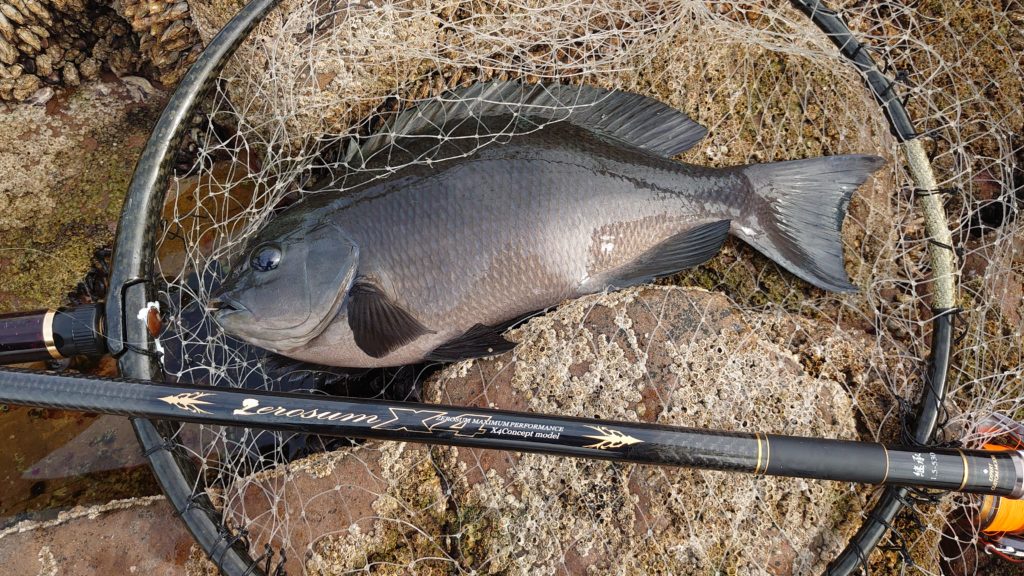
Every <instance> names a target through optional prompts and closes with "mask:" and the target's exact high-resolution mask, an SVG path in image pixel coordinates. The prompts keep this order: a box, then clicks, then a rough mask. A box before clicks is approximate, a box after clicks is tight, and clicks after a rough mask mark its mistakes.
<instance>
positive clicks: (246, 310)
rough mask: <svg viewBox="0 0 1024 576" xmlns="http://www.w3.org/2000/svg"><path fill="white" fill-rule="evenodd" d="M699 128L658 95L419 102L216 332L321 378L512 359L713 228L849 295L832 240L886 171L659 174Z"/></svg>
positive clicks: (682, 264) (260, 274) (245, 287)
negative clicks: (519, 321) (529, 341)
mask: <svg viewBox="0 0 1024 576" xmlns="http://www.w3.org/2000/svg"><path fill="white" fill-rule="evenodd" d="M706 132H707V131H706V129H704V128H703V127H702V126H700V125H699V124H697V123H696V122H694V121H692V120H690V119H689V118H688V117H687V116H685V115H684V114H682V113H680V112H678V111H676V110H673V109H671V108H669V107H667V106H665V105H664V104H661V103H659V102H657V101H655V100H652V99H649V98H646V97H643V96H639V95H635V94H628V93H623V92H609V91H606V90H601V89H597V88H592V87H577V86H561V85H556V86H539V85H537V86H531V85H524V84H519V83H513V82H493V83H486V84H477V85H475V86H473V87H470V88H468V89H466V90H463V91H460V92H457V93H449V94H446V95H445V97H443V98H440V99H437V100H431V101H427V102H424V103H421V104H420V105H418V106H417V107H416V108H413V109H412V110H410V111H407V112H404V113H402V114H401V115H399V116H398V117H397V118H396V119H395V121H394V122H392V123H391V124H390V125H389V126H388V127H387V128H386V129H385V130H384V131H383V132H382V134H380V135H377V136H374V137H372V138H370V139H369V140H368V141H366V142H364V143H363V144H362V145H361V146H359V147H357V148H353V150H352V151H351V153H350V158H349V165H350V166H352V167H357V168H359V170H352V171H351V172H350V175H351V177H352V178H355V177H359V175H362V174H366V173H373V171H374V169H382V167H384V166H386V165H396V164H401V163H404V162H408V161H411V160H415V159H419V160H421V162H417V163H416V164H414V165H411V166H408V167H405V168H402V169H399V170H397V171H395V172H394V173H393V174H391V175H390V176H388V177H386V178H382V179H378V180H371V181H367V182H363V183H362V184H359V185H357V186H356V187H355V188H354V189H352V190H350V191H347V192H345V193H341V192H339V191H337V190H335V191H333V192H332V191H330V190H324V191H321V192H320V193H318V194H315V195H312V196H310V197H309V198H308V199H307V200H304V201H302V202H299V203H297V204H295V205H293V206H292V207H289V208H288V209H287V210H285V211H284V212H282V213H281V214H279V215H278V216H277V217H275V218H274V219H273V220H272V221H271V222H270V224H268V225H267V226H266V227H265V228H264V229H263V230H261V231H260V232H259V234H257V236H256V237H255V238H254V239H252V241H251V242H250V243H249V245H248V248H247V251H246V253H245V254H246V256H245V258H244V259H243V261H242V262H241V263H240V264H238V265H236V266H235V267H234V270H233V272H232V273H231V274H230V275H229V277H228V278H227V279H226V281H225V284H224V288H223V292H222V293H221V294H220V295H219V302H220V306H221V308H220V309H219V310H218V311H217V312H216V313H215V318H216V320H217V322H218V323H219V324H220V325H221V327H223V329H224V330H225V331H227V332H228V333H230V334H233V335H235V336H237V337H239V338H242V339H244V340H246V341H248V342H250V343H253V344H255V345H257V346H261V347H263V348H267V349H270V350H273V351H275V352H278V353H280V354H283V355H286V356H290V357H292V358H296V359H299V360H304V361H308V362H315V363H319V364H329V365H336V366H350V367H374V366H394V365H400V364H408V363H414V362H420V361H423V360H439V361H450V360H456V359H462V358H470V357H476V356H484V355H488V354H492V353H497V352H502V351H505V350H508V349H510V348H511V344H510V343H508V342H507V341H506V340H505V339H504V338H503V337H502V336H501V333H502V331H503V330H504V328H505V327H507V326H508V323H509V322H510V321H512V320H514V319H516V318H519V317H522V316H523V315H524V314H527V313H530V312H533V311H536V310H541V309H544V308H547V307H550V306H554V305H556V304H558V303H559V302H562V301H564V300H566V299H569V298H575V297H578V296H581V295H583V294H589V293H593V292H599V291H601V290H605V289H606V288H621V287H625V286H630V285H634V284H639V283H643V282H648V281H650V280H652V279H654V278H657V277H659V276H665V275H668V274H672V273H675V272H678V271H680V270H683V269H685V268H689V267H692V266H696V265H698V264H701V263H703V262H705V261H707V260H709V259H710V258H712V257H714V255H715V254H717V253H718V251H719V249H720V248H721V246H722V243H723V242H724V241H725V238H726V236H727V235H728V234H729V233H730V232H731V233H732V234H734V235H735V236H738V237H739V238H741V239H743V240H744V241H745V242H747V243H748V244H750V245H751V246H753V247H754V248H756V249H757V250H759V251H760V252H762V253H763V254H765V255H766V256H768V257H769V258H771V259H772V260H774V261H775V262H777V263H779V264H780V265H782V266H783V267H785V268H786V269H787V270H789V271H790V272H792V273H793V274H795V275H797V276H799V277H800V278H802V279H804V280H806V281H808V282H810V283H811V284H814V285H815V286H819V287H821V288H824V289H826V290H832V291H840V292H845V291H852V290H855V288H854V286H852V285H851V284H850V282H849V279H848V277H847V275H846V271H845V270H844V268H843V251H842V242H841V240H840V229H841V227H842V222H843V218H844V217H845V214H846V206H847V204H848V202H849V199H850V196H851V195H852V194H853V192H854V191H855V190H856V189H857V187H858V186H860V185H861V184H862V183H863V182H864V181H865V179H866V178H867V177H868V176H869V175H870V174H871V173H872V172H873V171H875V170H877V169H878V168H879V167H880V166H881V165H882V164H883V159H882V158H879V157H877V156H866V155H849V156H831V157H823V158H811V159H806V160H796V161H790V162H778V163H773V164H763V165H750V166H739V167H731V168H723V169H715V168H706V167H701V166H695V165H691V164H684V163H681V162H677V161H674V160H671V157H672V156H675V155H677V154H679V153H681V152H683V151H684V150H687V149H688V148H691V147H692V146H694V145H695V144H696V143H697V142H699V141H700V140H701V138H703V137H704V135H705V134H706ZM483 144H486V145H483ZM422 160H432V161H430V162H422ZM442 160H443V161H442ZM350 182H351V181H350ZM350 182H349V183H350Z"/></svg>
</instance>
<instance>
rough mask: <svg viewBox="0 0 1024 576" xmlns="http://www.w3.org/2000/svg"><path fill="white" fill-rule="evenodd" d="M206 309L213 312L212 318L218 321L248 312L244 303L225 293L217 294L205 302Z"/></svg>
mask: <svg viewBox="0 0 1024 576" xmlns="http://www.w3.org/2000/svg"><path fill="white" fill-rule="evenodd" d="M206 309H207V310H209V311H210V312H211V313H212V314H213V318H214V320H216V321H217V322H218V323H219V322H220V321H222V320H224V319H225V318H228V317H230V316H235V315H237V314H240V313H248V312H249V309H248V308H246V307H245V305H243V304H242V303H241V302H239V301H238V300H236V299H235V298H232V297H231V295H230V294H227V293H223V294H218V295H216V296H214V297H213V298H210V300H209V301H207V303H206Z"/></svg>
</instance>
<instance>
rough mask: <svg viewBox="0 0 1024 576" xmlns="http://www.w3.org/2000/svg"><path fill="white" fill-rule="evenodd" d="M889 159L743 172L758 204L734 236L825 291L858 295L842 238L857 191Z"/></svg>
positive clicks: (811, 162)
mask: <svg viewBox="0 0 1024 576" xmlns="http://www.w3.org/2000/svg"><path fill="white" fill-rule="evenodd" d="M884 163H885V160H884V159H883V158H880V157H878V156H869V155H846V156H825V157H821V158H808V159H806V160H793V161H789V162H775V163H772V164H755V165H752V166H746V167H744V168H743V172H744V173H745V174H746V176H747V179H748V180H749V182H750V185H751V187H752V189H753V193H754V194H755V195H756V196H758V197H759V198H760V199H761V200H763V201H764V204H762V203H761V202H756V203H755V205H756V206H759V208H758V209H755V210H751V211H750V214H749V215H748V216H747V217H746V218H745V219H743V220H744V221H739V222H734V224H733V233H734V234H736V235H737V236H739V237H740V238H742V239H743V240H744V241H745V242H747V243H748V244H750V245H751V246H753V247H754V248H756V249H757V250H758V251H759V252H761V253H762V254H764V255H765V256H768V257H769V258H771V259H772V260H774V261H775V262H777V263H778V264H780V265H782V266H783V267H784V268H786V269H787V270H789V271H790V272H792V273H793V274H795V275H797V276H799V277H800V278H802V279H804V280H806V281H808V282H810V283H811V284H814V285H815V286H818V287H819V288H824V289H825V290H830V291H833V292H854V291H856V290H857V288H856V286H854V285H853V284H851V283H850V279H849V277H848V276H847V275H846V269H845V267H844V266H843V241H842V238H841V236H840V234H841V231H842V227H843V219H844V218H845V217H846V207H847V205H848V204H849V202H850V197H851V196H852V195H853V192H854V191H855V190H856V189H857V188H858V187H859V186H860V185H861V184H863V183H864V181H865V180H867V178H868V176H870V175H871V173H873V172H874V171H875V170H878V169H879V168H880V167H881V166H882V165H883V164H884Z"/></svg>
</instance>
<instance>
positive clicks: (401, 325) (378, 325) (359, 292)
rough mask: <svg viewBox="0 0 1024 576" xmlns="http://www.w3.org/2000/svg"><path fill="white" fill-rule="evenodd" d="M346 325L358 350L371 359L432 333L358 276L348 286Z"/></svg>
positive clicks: (379, 290) (374, 286) (373, 285)
mask: <svg viewBox="0 0 1024 576" xmlns="http://www.w3.org/2000/svg"><path fill="white" fill-rule="evenodd" d="M348 326H349V328H351V329H352V334H353V336H354V337H355V341H356V345H357V346H359V349H360V350H362V351H363V352H365V353H366V354H367V355H369V356H372V357H374V358H381V357H383V356H386V355H387V354H388V353H389V352H391V351H393V350H395V349H397V348H401V347H402V346H405V345H406V344H408V343H410V342H412V341H414V340H416V339H417V338H419V337H420V336H423V335H424V334H433V333H434V331H433V330H430V329H429V328H427V327H426V326H424V325H423V324H421V323H420V321H419V320H417V319H416V318H415V317H413V315H412V314H409V312H407V311H406V310H405V309H403V308H402V307H401V306H399V305H398V304H396V303H395V302H394V301H393V300H391V299H390V298H389V297H388V296H387V294H385V293H384V292H383V291H382V290H381V289H380V288H379V287H378V286H377V285H375V284H373V283H371V282H368V281H366V280H365V279H357V280H356V282H355V283H354V284H352V288H351V289H349V294H348Z"/></svg>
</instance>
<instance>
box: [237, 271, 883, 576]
mask: <svg viewBox="0 0 1024 576" xmlns="http://www.w3.org/2000/svg"><path fill="white" fill-rule="evenodd" d="M777 326H778V320H777V319H776V318H775V317H774V316H772V315H759V314H752V315H742V314H740V313H738V312H737V311H736V310H735V309H733V308H732V307H731V306H730V304H729V302H728V300H726V299H725V298H724V297H722V296H720V295H716V294H712V293H707V292H703V291H700V290H684V289H680V288H660V287H642V288H637V289H632V290H628V291H625V292H619V293H612V294H607V295H596V296H592V297H586V298H582V299H580V300H577V301H574V302H569V303H566V304H564V305H563V306H561V307H560V308H559V309H557V310H556V311H554V312H552V313H550V314H548V315H545V316H540V317H537V318H534V319H532V320H530V322H528V323H527V324H526V325H524V326H523V327H520V328H518V329H516V330H515V331H514V332H513V333H512V336H513V338H514V339H516V340H517V341H518V342H519V345H518V347H517V348H516V350H515V351H514V352H512V353H510V354H506V355H503V356H499V357H496V358H493V359H486V360H479V361H472V362H463V363H459V364H455V365H452V366H449V367H448V368H446V369H445V370H443V371H442V372H441V373H440V375H439V376H438V377H437V378H436V379H434V380H433V381H431V382H430V383H428V384H427V386H426V387H425V390H424V395H425V396H427V397H428V398H430V399H431V400H432V401H434V402H442V403H446V404H455V405H465V406H486V407H494V408H505V409H515V410H529V411H536V412H544V413H553V414H560V415H568V416H587V417H600V418H606V419H623V420H639V421H648V422H659V423H665V424H673V425H681V426H692V427H713V428H719V429H729V430H746V431H754V430H762V431H770V432H777V433H787V434H804V435H815V436H825V437H832V438H856V437H857V433H856V424H855V417H854V413H855V410H854V407H853V404H852V402H851V399H850V396H849V395H848V393H847V391H846V390H845V388H844V386H842V385H840V384H839V383H837V382H835V381H833V380H830V379H825V378H814V377H811V376H810V375H808V374H807V373H806V372H805V370H804V369H803V367H802V363H801V358H799V357H798V356H795V355H793V354H792V353H791V352H790V351H789V350H787V349H786V348H785V347H784V346H782V345H780V344H777V343H776V342H775V341H774V340H775V336H774V334H773V333H772V328H773V327H777ZM836 332H837V331H836ZM826 333H828V334H832V333H833V330H832V329H831V327H822V328H821V333H820V334H817V335H816V336H817V337H816V338H815V339H814V340H813V342H814V344H815V345H820V349H819V353H823V354H837V353H838V352H837V351H839V350H847V351H848V352H849V354H850V356H849V357H848V358H847V365H848V366H849V367H850V369H851V370H854V371H857V370H860V371H863V372H865V373H866V372H869V371H870V367H869V364H870V358H869V357H868V356H869V353H861V354H859V355H858V354H857V352H856V351H857V350H858V349H860V350H863V349H864V348H863V342H862V341H859V340H857V337H856V336H853V337H850V336H848V335H844V334H841V333H840V334H833V338H834V339H838V340H841V341H843V342H845V344H842V345H840V344H839V343H836V342H831V343H830V342H829V341H828V339H827V338H825V337H824V335H825V334H826ZM836 361H837V362H839V359H837V360H836ZM438 482H441V483H442V484H438ZM242 486H244V488H243V489H242V492H241V493H240V494H235V495H229V496H227V500H228V501H229V502H231V504H229V508H230V509H231V513H230V516H231V517H233V518H236V519H239V521H240V522H241V523H242V524H244V525H246V526H247V528H248V529H249V530H250V536H251V537H253V538H254V542H255V543H256V549H261V547H262V545H263V542H265V541H268V539H269V540H270V542H271V544H272V545H280V543H282V542H287V543H288V548H287V552H288V555H289V559H290V560H289V562H290V565H289V572H290V571H291V570H292V569H298V568H299V563H304V565H305V569H306V570H307V571H308V572H309V573H311V574H335V573H340V572H345V571H360V570H368V569H371V566H376V565H378V564H379V563H384V564H388V565H392V566H395V567H397V568H398V569H399V570H412V569H413V568H412V566H414V565H415V566H416V568H417V569H419V570H430V569H437V570H440V571H444V570H446V569H450V568H451V566H452V565H456V564H457V565H459V566H460V567H461V569H462V570H466V571H474V570H475V571H477V572H481V573H495V572H497V573H524V572H529V573H548V574H552V573H554V574H569V573H584V572H586V571H587V570H591V571H596V572H597V573H607V572H609V571H613V570H625V571H626V572H628V573H683V574H686V573H696V572H699V571H700V570H701V569H703V568H705V567H707V566H724V567H729V569H730V571H734V572H737V573H743V574H802V573H811V572H816V571H821V569H822V568H823V567H824V565H825V563H826V562H827V561H828V560H829V559H830V558H831V557H833V556H834V555H835V554H836V553H837V552H838V550H839V549H840V548H841V547H842V546H843V545H844V544H845V542H846V539H847V538H848V537H849V536H850V534H851V533H852V532H853V531H854V530H855V529H856V527H857V525H858V524H859V514H860V510H861V499H860V496H859V495H858V493H857V492H853V491H850V490H849V488H848V486H846V485H842V484H837V483H829V482H818V481H808V480H800V479H781V478H754V477H751V476H745V475H739V474H729V473H720V472H700V471H692V470H681V469H668V468H661V467H654V466H632V465H622V464H610V463H605V462H600V461H591V460H576V459H571V458H564V457H553V456H543V455H523V454H516V453H511V452H499V451H488V450H470V449H452V448H445V447H433V448H430V449H427V448H425V447H422V446H416V445H404V446H403V445H396V444H393V443H369V444H367V445H365V446H363V447H360V448H358V449H355V450H348V451H339V452H335V453H333V454H325V455H318V456H313V457H310V458H308V459H306V460H303V461H301V462H300V463H298V464H295V463H293V464H291V465H289V466H288V467H286V468H281V469H277V470H274V471H272V472H267V473H263V474H261V475H257V476H256V477H253V478H252V479H247V480H246V481H245V482H244V483H243V484H242ZM440 486H445V487H446V488H445V489H444V491H443V492H441V491H440V490H441V488H440ZM356 487H358V489H357V488H356ZM353 490H355V491H353ZM271 510H273V513H269V514H268V512H270V511H271ZM738 535H742V541H743V542H744V545H743V546H737V545H735V542H736V539H737V537H738ZM417 558H420V563H416V564H412V562H413V561H415V560H416V559H417ZM368 559H369V560H368ZM446 567H447V568H446Z"/></svg>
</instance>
